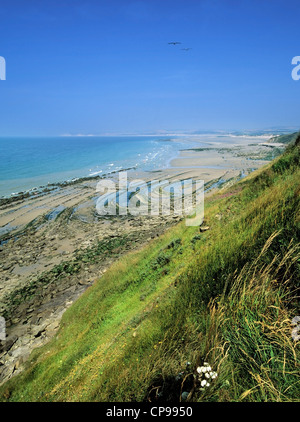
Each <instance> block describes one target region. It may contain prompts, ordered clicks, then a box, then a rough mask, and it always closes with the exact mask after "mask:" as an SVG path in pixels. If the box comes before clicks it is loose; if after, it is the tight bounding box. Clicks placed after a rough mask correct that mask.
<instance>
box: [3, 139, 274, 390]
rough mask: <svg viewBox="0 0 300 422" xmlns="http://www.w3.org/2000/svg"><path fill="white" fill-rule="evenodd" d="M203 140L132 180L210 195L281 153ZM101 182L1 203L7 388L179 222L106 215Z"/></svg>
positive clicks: (246, 142) (246, 143)
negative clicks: (196, 183) (180, 183)
mask: <svg viewBox="0 0 300 422" xmlns="http://www.w3.org/2000/svg"><path fill="white" fill-rule="evenodd" d="M197 139H198V140H199V148H198V147H197V145H196V146H195V148H193V149H186V150H182V151H181V152H180V156H179V157H178V158H176V159H173V160H172V161H171V163H170V164H171V165H170V167H169V168H167V169H161V170H160V169H158V170H157V171H154V172H139V171H130V173H129V175H130V179H135V178H139V179H143V180H145V181H146V182H148V181H150V180H154V179H159V180H169V181H171V182H172V181H176V180H183V179H188V178H192V179H196V180H204V182H205V186H206V194H209V193H211V192H212V191H213V190H212V189H211V188H214V187H215V188H217V184H218V182H219V181H222V183H225V184H226V182H229V181H231V180H238V179H239V178H242V177H244V176H246V175H247V174H249V173H250V172H251V171H253V170H255V169H257V168H259V167H261V166H262V165H264V164H266V163H267V162H268V161H270V160H271V159H272V158H273V155H274V149H278V148H280V145H279V144H276V145H275V146H272V145H271V144H268V143H267V139H266V137H235V138H233V137H227V138H220V141H219V142H218V141H216V138H215V137H212V139H211V140H210V139H207V137H206V143H207V144H206V145H205V147H203V138H202V137H200V136H199V138H195V139H194V140H196V142H197ZM200 144H201V145H200ZM114 177H116V175H115V176H114ZM99 180H100V178H99V177H98V178H97V177H95V178H88V179H82V180H81V179H80V180H78V181H76V182H72V183H66V184H61V185H57V186H49V187H47V189H44V190H41V191H38V192H32V193H31V194H30V195H27V196H26V195H20V196H17V197H15V198H13V199H11V200H2V202H1V205H0V235H1V238H0V240H1V246H0V251H1V257H2V259H1V265H0V268H1V275H0V314H1V315H3V316H5V319H6V331H7V336H8V337H7V341H6V342H5V343H3V344H2V346H1V344H0V382H4V381H5V380H7V379H9V378H10V377H11V376H12V375H14V374H16V373H18V372H20V371H21V370H22V368H23V364H24V363H25V361H26V359H27V358H28V356H29V354H30V352H31V351H32V350H33V349H34V348H36V347H39V346H41V345H43V344H44V343H45V342H47V341H48V340H49V339H50V338H51V337H52V336H53V335H54V334H55V332H56V330H57V328H58V326H59V321H60V319H61V316H62V314H63V312H64V311H65V310H66V309H67V308H68V307H69V306H70V305H71V304H72V303H73V302H74V301H75V300H76V299H77V298H78V297H79V296H80V295H81V294H82V293H83V292H84V291H85V290H86V289H87V288H88V287H89V286H91V285H92V284H93V283H94V281H95V280H97V279H98V278H99V277H101V274H103V272H105V271H106V269H107V268H108V267H109V265H110V264H111V263H112V262H113V261H114V260H116V259H118V257H119V256H120V255H121V254H123V253H126V252H128V251H129V250H134V249H136V248H139V247H141V246H142V245H143V244H145V243H146V242H149V241H151V239H153V238H155V237H156V236H158V235H159V234H160V233H162V232H163V231H164V230H166V229H167V228H168V227H170V226H171V225H173V224H175V223H177V222H178V221H179V220H180V217H177V216H174V215H169V216H157V217H151V216H138V217H134V216H130V215H128V216H99V215H98V214H97V212H96V199H97V197H98V196H99V195H97V192H96V185H97V183H98V181H99ZM91 257H92V259H91Z"/></svg>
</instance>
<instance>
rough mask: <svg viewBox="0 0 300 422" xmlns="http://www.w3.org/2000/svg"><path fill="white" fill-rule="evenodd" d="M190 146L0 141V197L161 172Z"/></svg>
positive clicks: (147, 140)
mask: <svg viewBox="0 0 300 422" xmlns="http://www.w3.org/2000/svg"><path fill="white" fill-rule="evenodd" d="M192 146H193V142H191V141H187V140H182V139H176V138H174V137H172V138H171V137H162V136H160V137H159V136H141V137H139V136H135V137H84V136H80V137H70V136H68V137H51V138H46V137H43V138H42V137H41V138H37V137H35V138H0V196H9V195H11V194H15V193H18V192H24V191H27V190H30V189H33V188H39V187H41V186H46V185H47V184H48V183H57V182H63V181H68V180H72V179H74V178H78V177H87V176H96V175H101V174H108V173H110V172H112V171H120V170H122V169H126V168H131V167H136V168H137V169H138V170H145V171H149V170H158V169H163V168H166V167H168V166H169V163H170V161H171V160H172V159H173V158H175V157H176V156H178V153H179V151H180V149H185V148H189V147H192ZM198 146H199V144H198Z"/></svg>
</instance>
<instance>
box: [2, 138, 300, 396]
mask: <svg viewBox="0 0 300 422" xmlns="http://www.w3.org/2000/svg"><path fill="white" fill-rule="evenodd" d="M299 149H300V147H299V141H298V142H296V143H295V146H293V147H290V148H287V150H286V152H285V153H284V154H283V155H282V156H280V157H279V158H277V159H276V160H275V161H274V162H272V163H270V164H269V165H268V166H266V167H265V168H263V169H261V170H259V171H256V172H254V173H252V174H251V175H250V176H249V177H248V178H246V179H244V180H243V181H241V182H239V183H237V184H235V185H233V186H231V187H230V188H228V189H226V188H223V189H222V190H221V191H220V192H219V193H218V194H216V195H214V196H212V197H210V198H208V199H207V200H206V204H205V222H204V223H205V225H208V226H209V227H210V229H209V230H208V231H206V232H203V233H199V228H198V227H186V226H185V223H184V222H181V223H180V224H178V225H177V226H175V227H173V228H171V229H168V230H167V231H166V233H165V234H164V235H162V236H160V237H159V238H157V239H155V240H152V241H151V242H149V244H148V245H147V246H146V247H144V248H142V249H141V250H139V251H137V252H134V253H129V254H127V255H125V256H123V257H122V258H120V259H119V260H118V261H117V262H115V263H114V264H113V265H112V266H111V268H110V269H109V270H108V271H107V272H106V273H105V274H104V275H103V276H102V277H101V278H100V279H99V280H98V281H97V282H96V283H95V284H94V285H93V286H92V287H90V288H89V289H88V290H87V291H86V292H85V293H84V294H83V295H82V296H81V297H80V299H79V300H78V301H76V302H75V303H74V304H73V305H72V306H71V307H70V308H69V309H68V310H67V311H66V312H65V314H64V315H63V318H62V322H61V327H60V329H59V332H58V334H57V335H56V337H55V338H54V339H53V340H52V341H51V342H50V343H49V344H47V345H45V346H44V347H42V348H40V349H37V350H35V351H34V352H33V353H32V355H31V357H30V360H29V362H28V364H27V369H26V370H25V371H23V372H22V373H21V374H20V375H18V376H16V377H13V378H12V379H11V380H9V381H8V382H7V383H5V384H4V385H3V386H1V387H0V397H1V399H2V400H4V401H6V400H8V401H132V400H137V401H142V400H147V398H150V399H151V400H152V401H153V400H158V399H159V397H161V398H163V399H165V400H166V399H170V400H178V401H179V400H180V393H181V391H183V390H182V389H183V388H186V380H187V379H189V380H191V379H192V380H193V382H192V387H190V390H189V391H190V395H189V400H192V401H193V400H194V401H242V400H249V401H251V400H252V401H296V400H297V397H298V394H297V392H299V366H297V365H298V363H297V358H298V357H299V345H298V344H297V343H295V342H293V340H292V338H291V333H290V328H291V327H290V323H291V319H292V318H293V317H294V316H295V315H299V314H300V309H299V307H298V308H297V303H298V302H297V300H295V299H294V297H295V294H296V293H295V289H297V288H299V284H298V283H299V282H298V280H299V276H300V269H299V264H300V256H299V248H298V246H299V238H300V227H299V222H300V217H299V215H300V213H299V208H300V200H299V197H300V187H299V180H300V166H299V161H300V160H299V158H300V153H299ZM187 361H189V362H191V365H189V367H188V369H186V362H187ZM204 361H208V362H209V363H210V364H211V366H212V367H213V369H216V370H217V372H218V378H217V379H216V380H214V381H213V382H212V384H211V386H210V387H209V388H208V389H206V390H205V391H202V390H201V388H200V386H199V382H198V381H197V377H194V375H195V374H196V372H195V370H196V368H197V366H198V365H201V364H203V362H204ZM182 371H183V372H184V375H185V376H184V378H183V379H182V380H181V381H180V382H179V383H178V379H177V378H176V376H177V375H178V373H179V372H182ZM189 374H190V375H189ZM153 392H156V393H157V392H160V394H161V395H160V396H159V394H156V395H153V394H154V393H153Z"/></svg>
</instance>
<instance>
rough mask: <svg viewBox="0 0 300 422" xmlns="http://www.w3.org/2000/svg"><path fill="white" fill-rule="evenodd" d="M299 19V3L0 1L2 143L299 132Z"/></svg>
mask: <svg viewBox="0 0 300 422" xmlns="http://www.w3.org/2000/svg"><path fill="white" fill-rule="evenodd" d="M299 17H300V2H299V0H294V1H293V0H284V1H283V0H172V1H170V0H140V1H139V0H132V1H131V0H98V1H93V0H85V1H83V0H80V1H78V0H60V1H55V0H51V1H49V0H43V1H40V0H27V1H25V0H23V1H16V0H3V1H2V2H1V7H0V34H1V36H0V56H3V57H4V58H5V60H6V65H7V69H6V78H7V79H6V81H0V136H8V135H11V136H19V135H26V136H30V135H37V136H41V135H60V134H78V133H82V134H91V133H93V134H104V133H129V132H130V133H148V132H157V131H162V130H167V131H175V132H176V131H186V132H192V131H197V130H251V129H253V130H256V129H265V128H270V127H274V126H276V127H277V126H280V127H286V126H288V127H289V126H294V127H295V126H296V127H297V126H300V122H299V114H300V113H299V110H300V95H299V94H300V81H294V80H293V79H292V78H291V71H292V67H293V66H292V65H291V60H292V58H293V57H294V56H297V55H298V56H299V55H300V42H299V38H300V37H299ZM171 41H180V42H181V44H180V45H176V46H173V45H169V44H168V42H171ZM185 47H190V48H192V49H191V50H189V51H184V50H182V48H185Z"/></svg>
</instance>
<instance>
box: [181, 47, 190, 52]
mask: <svg viewBox="0 0 300 422" xmlns="http://www.w3.org/2000/svg"><path fill="white" fill-rule="evenodd" d="M181 50H184V51H188V50H191V48H190V47H189V48H182V49H181Z"/></svg>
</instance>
